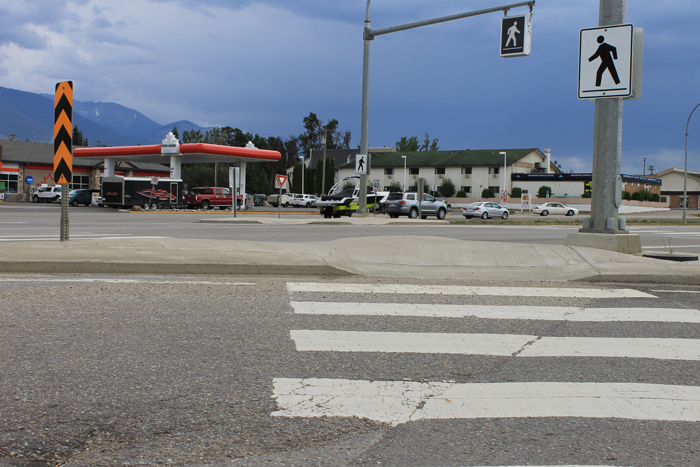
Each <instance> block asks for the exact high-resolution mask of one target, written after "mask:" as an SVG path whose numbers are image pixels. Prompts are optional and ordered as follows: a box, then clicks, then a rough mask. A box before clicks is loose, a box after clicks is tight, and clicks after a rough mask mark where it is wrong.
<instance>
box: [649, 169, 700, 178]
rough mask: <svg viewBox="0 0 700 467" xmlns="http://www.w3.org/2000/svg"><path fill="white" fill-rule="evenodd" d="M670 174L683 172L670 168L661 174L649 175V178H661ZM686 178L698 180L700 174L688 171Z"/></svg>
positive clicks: (683, 171)
mask: <svg viewBox="0 0 700 467" xmlns="http://www.w3.org/2000/svg"><path fill="white" fill-rule="evenodd" d="M671 173H680V174H685V170H683V169H679V168H677V167H671V168H670V169H666V170H662V171H661V172H657V173H655V174H653V175H649V177H655V178H662V177H663V176H664V175H668V174H671ZM688 177H693V178H698V179H700V172H696V171H694V170H688Z"/></svg>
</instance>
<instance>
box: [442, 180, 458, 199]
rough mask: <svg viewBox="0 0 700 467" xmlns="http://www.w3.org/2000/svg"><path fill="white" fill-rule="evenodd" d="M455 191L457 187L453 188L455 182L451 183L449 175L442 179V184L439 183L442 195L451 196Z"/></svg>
mask: <svg viewBox="0 0 700 467" xmlns="http://www.w3.org/2000/svg"><path fill="white" fill-rule="evenodd" d="M456 191H457V189H456V188H455V184H454V183H452V180H450V178H449V177H445V178H443V179H442V184H441V185H440V194H441V195H442V196H445V197H447V198H449V197H451V196H454V194H455V192H456Z"/></svg>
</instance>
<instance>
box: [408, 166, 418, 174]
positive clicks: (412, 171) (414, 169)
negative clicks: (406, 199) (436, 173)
mask: <svg viewBox="0 0 700 467" xmlns="http://www.w3.org/2000/svg"><path fill="white" fill-rule="evenodd" d="M408 173H409V174H411V175H419V174H420V169H419V168H418V167H411V168H410V169H408Z"/></svg>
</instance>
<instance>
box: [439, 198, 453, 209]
mask: <svg viewBox="0 0 700 467" xmlns="http://www.w3.org/2000/svg"><path fill="white" fill-rule="evenodd" d="M435 199H436V200H438V201H442V202H443V203H445V206H447V212H450V211H452V205H451V204H450V203H448V202H447V200H446V199H444V198H435Z"/></svg>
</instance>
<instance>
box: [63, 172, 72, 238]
mask: <svg viewBox="0 0 700 467" xmlns="http://www.w3.org/2000/svg"><path fill="white" fill-rule="evenodd" d="M68 187H69V185H68V184H67V183H62V184H61V241H65V240H70V220H69V217H68V191H69V190H68Z"/></svg>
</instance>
